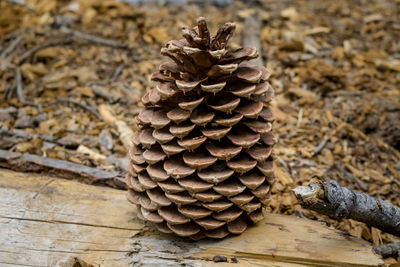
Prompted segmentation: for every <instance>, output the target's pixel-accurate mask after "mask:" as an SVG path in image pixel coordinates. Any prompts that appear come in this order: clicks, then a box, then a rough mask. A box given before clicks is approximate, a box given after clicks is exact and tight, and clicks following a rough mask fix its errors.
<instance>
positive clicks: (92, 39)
mask: <svg viewBox="0 0 400 267" xmlns="http://www.w3.org/2000/svg"><path fill="white" fill-rule="evenodd" d="M61 31H62V32H63V33H67V34H71V35H73V36H75V37H78V38H80V39H83V40H85V41H88V42H91V43H95V44H99V45H105V46H111V47H116V48H127V47H128V45H126V44H122V43H119V42H116V41H112V40H107V39H103V38H100V37H97V36H93V35H90V34H87V33H83V32H80V31H77V30H73V29H70V28H67V27H65V26H63V27H61Z"/></svg>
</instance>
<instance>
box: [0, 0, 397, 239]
mask: <svg viewBox="0 0 400 267" xmlns="http://www.w3.org/2000/svg"><path fill="white" fill-rule="evenodd" d="M399 8H400V2H399V1H398V0H397V1H389V0H384V1H361V0H360V1H344V0H338V1H310V2H307V1H269V0H260V1H254V2H252V4H247V5H246V4H245V3H244V2H241V1H235V2H233V3H232V4H231V5H228V6H224V7H221V6H219V7H217V6H208V5H195V4H189V5H185V6H176V5H172V6H158V5H152V4H151V5H142V6H135V5H129V4H127V3H120V2H116V1H88V0H75V1H72V2H62V1H61V2H60V1H56V0H38V1H34V0H26V1H21V3H20V4H14V3H13V1H1V2H0V10H1V11H0V12H1V17H0V51H1V52H0V96H1V99H2V101H1V102H0V136H1V138H0V149H2V150H4V151H7V152H8V153H11V152H16V153H29V154H32V155H36V156H39V157H41V158H49V159H58V160H62V161H67V162H74V163H76V164H80V165H84V166H87V167H89V168H97V169H99V170H102V171H107V172H116V173H118V174H119V173H123V171H124V170H123V168H121V166H123V164H124V162H126V153H127V150H126V143H128V142H129V141H127V140H129V136H130V135H131V132H132V130H135V128H136V125H135V120H134V117H135V115H136V114H138V113H139V111H140V109H141V107H142V106H141V104H140V103H139V102H140V97H141V96H142V95H143V93H144V91H145V90H146V88H149V87H150V86H151V82H150V79H149V77H150V75H151V73H152V72H153V71H155V70H157V68H158V65H159V64H160V63H161V62H163V61H164V60H165V59H162V57H161V55H160V53H159V51H160V48H161V47H162V46H163V45H164V44H165V43H166V42H167V41H168V40H170V39H176V38H179V35H180V27H181V26H184V25H193V24H194V23H195V19H196V18H197V17H199V16H207V18H208V19H209V21H211V25H210V26H211V29H213V30H215V29H216V28H217V26H218V25H222V24H223V23H225V22H226V21H235V22H236V23H237V32H236V34H235V35H234V37H233V40H232V41H233V42H232V43H233V44H232V46H238V45H239V44H242V43H243V40H242V36H243V31H245V26H244V25H245V21H246V19H247V21H249V19H248V18H249V16H252V15H253V14H255V12H257V15H258V19H259V21H260V22H261V25H259V26H260V28H261V34H260V38H261V48H262V52H261V54H262V61H263V62H264V63H265V64H266V66H267V67H268V69H270V70H271V71H272V73H273V75H272V77H271V80H272V84H273V86H274V88H275V89H276V95H275V100H274V102H273V109H274V111H275V115H276V123H275V129H276V132H277V135H278V136H279V138H280V141H279V143H278V144H277V146H276V150H275V154H276V155H277V158H278V160H277V161H276V176H277V183H276V186H275V188H274V190H273V200H272V202H271V203H270V206H269V207H268V209H269V211H271V212H275V213H282V214H297V215H298V216H306V217H308V218H312V219H318V220H324V221H326V222H327V224H332V225H334V226H335V227H336V228H338V229H341V230H344V231H346V232H348V233H350V234H351V235H353V236H356V237H360V238H364V239H366V240H368V241H371V242H373V243H374V244H375V245H379V244H382V243H386V242H394V241H396V240H397V238H396V237H394V236H392V235H389V234H384V233H381V232H380V231H379V230H377V229H375V228H370V227H367V226H366V225H365V224H363V223H359V222H356V221H353V220H349V219H343V220H342V221H339V222H336V221H334V220H331V219H329V218H328V217H326V216H322V215H319V214H316V213H315V212H312V211H308V210H304V209H302V208H301V207H300V205H299V204H298V203H297V200H296V198H295V196H294V195H293V194H292V193H291V189H292V188H294V187H296V186H299V185H304V184H308V183H310V182H316V181H319V180H329V179H334V180H336V181H338V182H339V184H340V185H342V186H347V187H349V188H352V189H356V190H358V191H360V192H363V193H366V194H370V195H371V196H373V197H375V198H377V199H383V200H386V201H389V202H391V203H392V204H394V205H397V206H400V167H399V166H400V123H399V121H400V90H399V87H400V43H399V40H400V22H399V20H398V13H399ZM99 155H100V156H99ZM101 155H102V156H101ZM116 176H117V177H118V175H116ZM119 182H120V180H119V179H109V180H108V182H107V185H110V186H114V187H117V188H119V187H120V186H121V185H120V184H119Z"/></svg>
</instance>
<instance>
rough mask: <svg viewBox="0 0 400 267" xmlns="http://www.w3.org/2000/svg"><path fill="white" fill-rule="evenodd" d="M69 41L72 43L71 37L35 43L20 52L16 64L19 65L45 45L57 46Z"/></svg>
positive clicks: (45, 46)
mask: <svg viewBox="0 0 400 267" xmlns="http://www.w3.org/2000/svg"><path fill="white" fill-rule="evenodd" d="M70 43H72V40H71V39H62V40H51V41H48V42H46V43H44V44H40V45H37V46H35V47H32V48H31V49H29V50H28V51H26V52H25V53H24V54H22V56H20V57H19V59H18V60H17V62H16V64H17V65H21V64H22V63H23V62H24V61H25V60H27V59H28V58H30V57H31V56H33V55H34V54H35V53H36V52H38V51H40V50H42V49H45V48H47V47H51V46H58V45H67V44H70Z"/></svg>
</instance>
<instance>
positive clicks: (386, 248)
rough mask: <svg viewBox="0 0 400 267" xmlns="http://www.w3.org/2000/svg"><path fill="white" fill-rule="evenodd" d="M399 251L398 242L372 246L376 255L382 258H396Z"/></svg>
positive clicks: (399, 244) (399, 243)
mask: <svg viewBox="0 0 400 267" xmlns="http://www.w3.org/2000/svg"><path fill="white" fill-rule="evenodd" d="M399 250H400V242H395V243H390V244H383V245H379V246H374V251H375V252H376V254H378V255H381V256H382V258H384V259H386V258H390V257H394V258H396V257H398V256H399Z"/></svg>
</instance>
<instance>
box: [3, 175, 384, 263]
mask: <svg viewBox="0 0 400 267" xmlns="http://www.w3.org/2000/svg"><path fill="white" fill-rule="evenodd" d="M0 224H1V225H0V227H1V230H0V266H35V267H36V266H60V267H70V266H71V265H70V264H67V262H71V259H72V258H73V257H78V258H80V259H82V260H84V261H86V262H87V263H91V264H93V265H94V266H102V267H107V266H112V267H114V266H116V267H118V266H156V265H159V266H180V265H181V264H187V266H379V265H381V264H382V263H383V262H382V260H380V259H379V258H378V257H377V256H376V255H375V254H374V253H373V252H372V249H371V246H370V245H369V244H368V243H366V242H364V241H362V240H359V239H356V238H352V237H349V236H346V235H344V234H343V233H341V232H338V231H336V230H333V229H330V228H328V227H326V226H324V225H323V224H321V223H318V222H315V221H310V220H306V219H297V218H294V217H291V216H282V215H268V216H267V218H266V219H265V220H264V221H262V222H260V223H259V224H257V225H256V226H255V227H251V228H250V229H249V230H247V231H246V232H245V233H244V234H242V235H240V236H234V237H230V238H226V239H224V240H222V241H213V240H203V241H200V242H194V241H187V240H183V239H180V238H175V237H172V236H169V235H161V234H158V233H156V232H155V231H152V230H150V229H149V228H147V227H146V226H144V225H143V224H142V223H141V222H140V221H138V219H137V218H136V216H135V209H134V208H133V207H132V205H131V204H129V203H128V202H127V201H126V200H125V192H123V191H118V190H114V189H110V188H105V187H98V186H91V185H86V184H81V183H79V182H76V181H70V180H64V179H60V178H55V177H48V176H43V175H39V174H26V173H25V174H24V173H17V172H13V171H9V170H4V169H0ZM217 255H219V256H224V257H226V258H227V261H228V262H222V263H216V262H213V261H212V260H211V259H213V257H214V256H217ZM234 261H237V264H234V263H233V262H234Z"/></svg>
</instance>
